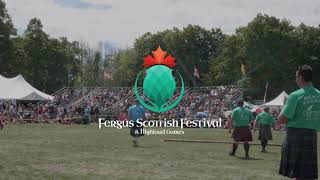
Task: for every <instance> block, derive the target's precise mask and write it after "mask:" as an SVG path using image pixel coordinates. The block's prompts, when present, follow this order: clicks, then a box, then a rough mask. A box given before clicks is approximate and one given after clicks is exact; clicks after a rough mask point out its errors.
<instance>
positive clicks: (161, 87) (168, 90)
mask: <svg viewBox="0 0 320 180" xmlns="http://www.w3.org/2000/svg"><path fill="white" fill-rule="evenodd" d="M152 54H153V57H152V56H151V55H148V56H147V57H145V58H144V63H143V66H144V67H145V68H148V69H147V70H146V75H145V77H144V80H143V85H142V90H143V95H144V97H145V98H146V102H145V100H144V99H143V98H142V97H141V96H140V95H139V89H138V80H139V77H140V76H141V74H142V72H140V73H139V74H138V76H137V78H136V81H135V85H134V93H135V95H136V97H137V99H138V100H139V102H140V103H141V105H142V106H144V107H145V108H147V109H149V110H150V111H154V112H166V111H168V110H170V109H172V108H174V107H175V106H177V105H178V104H179V102H180V101H181V100H182V98H183V95H184V90H185V89H184V88H185V87H184V83H183V79H182V77H181V75H180V73H179V72H178V71H177V70H173V69H172V68H173V67H175V66H176V63H175V58H173V57H172V56H171V55H168V56H166V55H167V51H163V50H162V49H161V48H160V46H159V47H158V49H157V50H156V51H152ZM174 72H177V73H176V74H177V76H178V78H177V79H175V78H174ZM176 80H180V82H181V91H180V93H178V94H175V91H176V89H177V85H176Z"/></svg>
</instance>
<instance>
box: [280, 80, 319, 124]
mask: <svg viewBox="0 0 320 180" xmlns="http://www.w3.org/2000/svg"><path fill="white" fill-rule="evenodd" d="M282 115H283V116H285V117H286V118H288V123H287V127H293V128H305V129H315V130H320V91H319V90H317V89H316V88H314V87H313V86H307V87H304V88H301V89H299V90H297V91H295V92H293V93H291V94H290V95H289V96H288V99H287V103H286V105H285V106H284V109H283V113H282Z"/></svg>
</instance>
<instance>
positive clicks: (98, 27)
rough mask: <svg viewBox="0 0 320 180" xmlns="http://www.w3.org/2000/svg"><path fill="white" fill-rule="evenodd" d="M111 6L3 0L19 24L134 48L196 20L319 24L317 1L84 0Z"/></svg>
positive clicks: (230, 24) (225, 24)
mask: <svg viewBox="0 0 320 180" xmlns="http://www.w3.org/2000/svg"><path fill="white" fill-rule="evenodd" d="M82 1H85V2H88V3H91V4H100V5H106V6H111V7H112V8H111V9H108V10H101V9H100V10H99V9H72V8H70V7H61V6H60V5H58V4H55V3H54V0H5V2H6V4H7V9H8V11H9V14H10V15H11V16H12V19H13V22H14V24H15V26H16V27H17V28H19V29H25V28H26V25H27V23H28V21H29V20H30V19H31V18H32V17H38V18H40V19H41V21H42V23H43V24H44V28H45V31H46V32H48V33H49V34H51V35H52V36H55V37H56V36H67V37H68V38H70V39H72V40H80V39H84V40H86V41H88V42H89V43H90V44H92V45H96V44H97V42H98V41H105V40H108V41H111V42H114V43H118V44H119V45H120V46H122V47H125V46H132V44H133V41H134V39H135V38H136V37H138V36H140V35H142V34H143V33H145V32H148V31H151V32H155V31H160V30H164V29H167V28H172V27H174V26H176V27H183V26H186V25H187V24H198V25H201V26H204V27H206V28H212V27H220V28H222V30H223V31H224V32H226V33H233V32H234V31H235V28H237V27H239V26H244V25H246V24H247V23H248V22H249V21H251V20H252V18H254V17H255V16H256V15H257V14H258V13H266V14H269V15H273V16H276V17H278V18H287V19H289V20H291V21H292V23H293V24H296V25H297V24H300V23H301V22H303V23H305V24H308V25H314V26H318V24H319V23H320V20H319V17H320V1H318V0H303V1H302V0H281V1H279V0H268V1H265V0H161V1H159V0H157V1H156V0H134V1H133V0H82Z"/></svg>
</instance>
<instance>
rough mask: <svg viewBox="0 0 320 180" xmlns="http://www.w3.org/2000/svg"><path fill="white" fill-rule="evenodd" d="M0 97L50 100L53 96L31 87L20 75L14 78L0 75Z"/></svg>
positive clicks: (6, 98)
mask: <svg viewBox="0 0 320 180" xmlns="http://www.w3.org/2000/svg"><path fill="white" fill-rule="evenodd" d="M0 99H2V100H52V99H53V96H50V95H48V94H45V93H43V92H41V91H39V90H37V89H36V88H34V87H32V86H31V85H30V84H29V83H28V82H27V81H26V80H25V79H24V78H23V77H22V76H21V75H18V76H16V77H14V78H5V77H3V76H1V75H0Z"/></svg>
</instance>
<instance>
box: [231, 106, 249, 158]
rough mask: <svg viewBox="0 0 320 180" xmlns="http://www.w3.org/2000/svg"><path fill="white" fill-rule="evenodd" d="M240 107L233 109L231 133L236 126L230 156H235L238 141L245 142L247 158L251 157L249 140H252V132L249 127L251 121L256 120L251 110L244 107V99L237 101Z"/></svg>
mask: <svg viewBox="0 0 320 180" xmlns="http://www.w3.org/2000/svg"><path fill="white" fill-rule="evenodd" d="M237 105H238V107H237V108H235V109H234V110H233V111H232V114H231V118H230V126H229V133H231V128H232V127H234V130H233V133H232V135H231V137H232V138H233V140H234V143H233V144H232V149H231V151H230V152H229V155H230V156H235V154H236V151H237V148H238V142H244V144H243V147H244V150H245V159H246V160H248V159H249V148H250V144H249V142H250V141H252V134H251V131H250V128H249V125H250V123H251V121H253V120H254V118H253V115H252V113H251V112H250V110H248V109H246V108H244V107H243V105H244V101H243V100H240V101H238V103H237Z"/></svg>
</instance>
